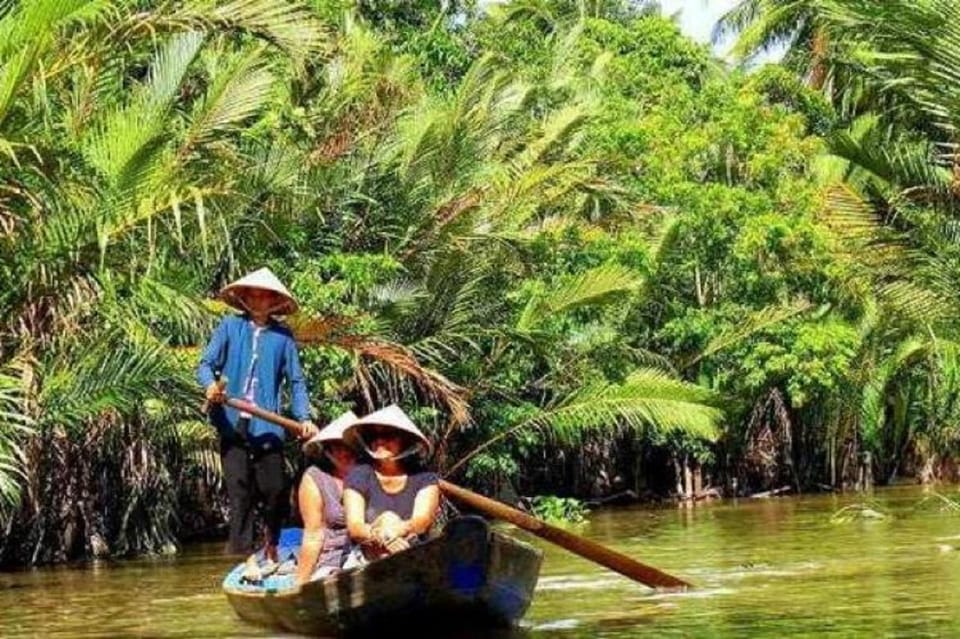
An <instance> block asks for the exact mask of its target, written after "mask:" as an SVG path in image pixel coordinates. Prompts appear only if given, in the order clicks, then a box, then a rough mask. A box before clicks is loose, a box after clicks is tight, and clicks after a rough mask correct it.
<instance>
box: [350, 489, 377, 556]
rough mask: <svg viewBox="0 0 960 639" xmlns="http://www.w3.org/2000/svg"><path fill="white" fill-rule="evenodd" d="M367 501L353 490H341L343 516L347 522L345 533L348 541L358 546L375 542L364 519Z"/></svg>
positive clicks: (371, 530)
mask: <svg viewBox="0 0 960 639" xmlns="http://www.w3.org/2000/svg"><path fill="white" fill-rule="evenodd" d="M366 511H367V500H366V498H365V497H364V496H363V495H362V494H360V492H359V491H357V490H356V489H354V488H349V487H345V488H344V489H343V514H344V517H345V518H346V520H347V532H348V533H349V534H350V539H352V540H354V541H355V542H357V543H358V544H365V543H370V542H372V541H377V539H376V537H374V535H373V529H372V528H371V527H370V524H368V523H367V522H366V521H365V519H366Z"/></svg>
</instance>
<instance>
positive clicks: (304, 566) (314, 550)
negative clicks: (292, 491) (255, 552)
mask: <svg viewBox="0 0 960 639" xmlns="http://www.w3.org/2000/svg"><path fill="white" fill-rule="evenodd" d="M297 501H298V504H299V507H300V516H301V517H302V518H303V543H302V544H300V556H299V557H298V558H297V583H300V584H305V583H307V582H308V581H310V576H311V575H312V574H313V570H314V568H316V566H317V559H319V558H320V551H321V550H322V549H323V527H324V520H323V495H321V494H320V490H319V489H318V488H317V484H316V482H314V481H313V480H312V479H310V477H308V476H307V475H304V476H303V479H301V480H300V489H299V491H298V492H297Z"/></svg>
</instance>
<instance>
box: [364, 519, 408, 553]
mask: <svg viewBox="0 0 960 639" xmlns="http://www.w3.org/2000/svg"><path fill="white" fill-rule="evenodd" d="M371 532H372V533H373V536H374V537H375V538H376V539H377V541H379V542H380V543H381V544H382V545H383V546H386V545H387V544H388V543H389V542H391V541H393V540H394V539H397V538H401V539H402V538H403V537H405V536H406V531H405V530H404V526H403V522H402V521H400V520H398V519H386V520H381V521H378V522H377V523H376V524H374V526H373V528H372V529H371Z"/></svg>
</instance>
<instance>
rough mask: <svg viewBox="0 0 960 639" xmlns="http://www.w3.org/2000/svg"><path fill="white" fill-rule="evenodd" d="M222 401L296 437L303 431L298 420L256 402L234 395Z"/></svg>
mask: <svg viewBox="0 0 960 639" xmlns="http://www.w3.org/2000/svg"><path fill="white" fill-rule="evenodd" d="M224 403H225V404H226V405H227V406H231V407H233V408H236V409H237V410H238V411H240V412H243V413H250V414H251V415H255V416H256V417H259V418H260V419H262V420H264V421H268V422H272V423H274V424H276V425H277V426H280V427H281V428H283V429H284V430H285V431H287V432H288V433H290V434H291V435H293V436H294V437H296V438H298V439H299V438H300V436H301V433H302V432H303V427H302V426H301V425H300V422H298V421H296V420H293V419H290V418H289V417H284V416H283V415H278V414H276V413H274V412H273V411H269V410H265V409H263V408H260V407H259V406H257V405H256V404H251V403H250V402H248V401H245V400H242V399H237V398H236V397H228V398H227V399H226V400H225V401H224Z"/></svg>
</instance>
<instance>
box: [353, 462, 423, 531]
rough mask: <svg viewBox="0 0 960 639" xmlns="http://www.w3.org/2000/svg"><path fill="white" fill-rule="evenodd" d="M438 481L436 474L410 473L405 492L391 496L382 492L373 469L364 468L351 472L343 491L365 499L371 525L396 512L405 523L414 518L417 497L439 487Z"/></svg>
mask: <svg viewBox="0 0 960 639" xmlns="http://www.w3.org/2000/svg"><path fill="white" fill-rule="evenodd" d="M438 481H439V479H438V478H437V474H436V473H431V472H425V471H424V472H417V473H411V474H409V475H407V483H406V485H404V487H403V490H401V491H400V492H399V493H395V494H391V493H388V492H386V491H384V490H383V487H382V486H381V485H380V480H378V479H377V474H376V472H375V471H374V469H373V466H369V465H367V464H361V465H359V466H354V467H353V468H352V469H351V470H350V473H349V474H348V475H347V478H346V479H345V480H344V481H343V487H344V489H346V488H351V489H353V490H355V491H357V492H358V493H360V494H361V495H363V498H364V499H365V500H366V504H367V510H366V513H365V517H366V523H368V524H369V523H373V520H375V519H376V518H377V517H379V516H380V515H381V514H383V513H385V512H386V511H388V510H390V511H393V512H395V513H396V514H397V515H399V516H400V517H401V518H402V519H410V518H411V517H412V516H413V504H414V502H415V501H416V499H417V493H419V492H420V491H421V490H422V489H423V488H426V487H427V486H434V485H436V484H437V482H438Z"/></svg>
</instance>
